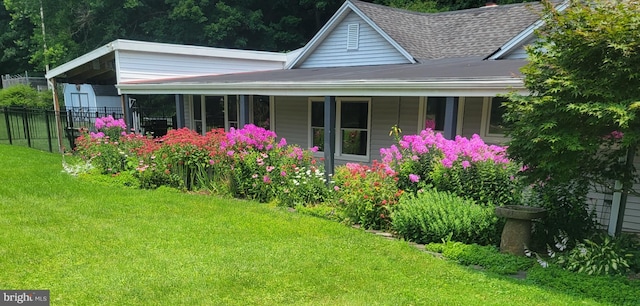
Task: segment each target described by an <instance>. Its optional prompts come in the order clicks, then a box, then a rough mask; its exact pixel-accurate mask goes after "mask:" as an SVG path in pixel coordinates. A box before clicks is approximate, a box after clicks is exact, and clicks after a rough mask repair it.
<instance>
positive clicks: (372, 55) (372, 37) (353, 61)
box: [298, 12, 409, 68]
mask: <svg viewBox="0 0 640 306" xmlns="http://www.w3.org/2000/svg"><path fill="white" fill-rule="evenodd" d="M353 23H357V24H359V41H358V49H357V50H347V29H348V27H349V24H353ZM404 63H409V60H408V59H407V58H405V57H404V56H403V55H402V54H400V52H398V50H397V49H396V48H395V47H393V46H392V45H391V44H390V43H389V42H388V41H387V40H385V39H384V38H383V37H382V36H381V35H380V34H379V33H378V32H377V31H376V30H374V29H373V28H372V27H371V26H369V25H368V24H367V23H366V22H365V21H364V20H362V18H360V16H358V15H357V14H355V13H353V12H351V13H349V14H348V15H347V16H346V17H345V19H344V20H343V21H342V22H340V23H339V24H338V25H337V26H336V27H335V28H334V29H333V31H332V32H331V33H330V34H329V36H327V37H326V38H325V39H324V41H322V43H321V44H320V45H319V46H318V47H317V48H316V49H315V50H313V53H312V54H311V55H309V56H308V57H307V58H306V59H305V60H304V61H303V62H302V63H300V64H298V66H299V67H300V68H316V67H343V66H364V65H382V64H404Z"/></svg>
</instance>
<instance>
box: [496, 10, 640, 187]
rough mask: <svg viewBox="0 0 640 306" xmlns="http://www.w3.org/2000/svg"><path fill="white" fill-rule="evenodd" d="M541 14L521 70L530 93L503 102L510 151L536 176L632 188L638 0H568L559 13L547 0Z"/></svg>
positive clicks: (637, 124) (639, 54) (639, 126)
mask: <svg viewBox="0 0 640 306" xmlns="http://www.w3.org/2000/svg"><path fill="white" fill-rule="evenodd" d="M544 14H545V15H544V17H543V21H544V26H542V28H540V29H539V30H538V34H539V40H538V41H537V42H536V43H535V44H534V45H533V46H532V47H531V48H529V49H528V54H529V60H530V62H529V64H527V65H526V66H525V67H524V69H523V73H524V76H525V78H524V84H525V86H526V87H527V89H528V90H529V91H530V93H531V95H529V96H522V95H516V94H513V95H511V97H510V98H511V102H508V103H506V114H505V119H506V120H507V121H508V122H509V123H510V124H511V125H512V126H511V130H510V131H509V132H508V133H507V134H508V136H510V137H511V141H510V143H509V149H508V152H509V155H510V156H511V157H512V158H514V159H516V160H518V161H521V162H523V163H524V164H526V165H527V166H528V169H527V170H526V171H525V172H524V174H525V175H526V178H528V179H529V180H530V181H532V182H548V181H549V180H551V181H552V182H554V183H558V184H568V183H570V182H573V181H577V180H583V181H586V182H589V183H591V184H594V185H597V186H606V187H608V189H609V190H613V189H617V191H622V192H630V191H631V187H632V185H633V182H637V181H638V177H637V173H636V169H635V168H634V167H633V163H632V157H633V156H634V154H635V151H636V149H637V147H638V145H640V117H639V116H638V111H639V110H640V69H639V68H638V67H640V35H638V30H639V29H640V1H638V0H626V1H608V0H593V1H588V2H585V1H580V0H571V1H570V3H569V6H568V7H567V8H566V9H565V10H564V11H561V12H560V11H557V10H555V8H554V6H553V5H552V4H551V3H550V2H545V10H544ZM615 180H619V181H621V182H623V184H622V188H614V186H613V184H612V183H613V181H615ZM583 192H586V191H584V190H583Z"/></svg>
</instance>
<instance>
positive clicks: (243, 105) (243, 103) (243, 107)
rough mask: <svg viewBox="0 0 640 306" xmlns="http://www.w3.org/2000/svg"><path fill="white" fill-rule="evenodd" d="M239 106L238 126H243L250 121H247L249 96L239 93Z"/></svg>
mask: <svg viewBox="0 0 640 306" xmlns="http://www.w3.org/2000/svg"><path fill="white" fill-rule="evenodd" d="M239 104H240V107H239V109H238V112H239V113H240V122H239V125H238V128H240V129H241V128H243V127H244V126H245V125H247V124H249V123H251V122H249V96H247V95H241V96H240V103H239Z"/></svg>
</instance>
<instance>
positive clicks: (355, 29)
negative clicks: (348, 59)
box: [347, 23, 360, 50]
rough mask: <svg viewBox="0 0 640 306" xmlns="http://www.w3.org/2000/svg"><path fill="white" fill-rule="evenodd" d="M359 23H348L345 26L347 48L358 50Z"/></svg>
mask: <svg viewBox="0 0 640 306" xmlns="http://www.w3.org/2000/svg"><path fill="white" fill-rule="evenodd" d="M359 35H360V24H358V23H350V24H349V25H348V26H347V50H358V40H359V39H360V38H359Z"/></svg>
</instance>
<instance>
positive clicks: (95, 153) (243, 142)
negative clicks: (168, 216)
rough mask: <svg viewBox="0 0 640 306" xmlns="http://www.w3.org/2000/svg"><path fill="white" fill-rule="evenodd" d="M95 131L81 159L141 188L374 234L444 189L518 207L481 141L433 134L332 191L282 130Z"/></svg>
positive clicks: (360, 168) (506, 172) (499, 153)
mask: <svg viewBox="0 0 640 306" xmlns="http://www.w3.org/2000/svg"><path fill="white" fill-rule="evenodd" d="M96 123H97V124H96V131H97V132H93V133H85V134H83V135H82V136H81V137H79V139H78V141H77V143H78V147H77V153H78V154H79V155H80V156H82V157H83V158H84V159H85V160H86V161H87V162H89V163H91V164H92V165H93V166H94V167H95V169H96V170H95V171H98V172H100V173H101V174H107V175H112V176H126V177H127V178H128V177H133V178H135V179H136V180H137V181H138V184H132V185H135V186H140V187H142V188H157V187H160V186H169V187H174V188H178V189H182V190H189V191H195V190H206V191H208V192H210V193H214V194H217V195H223V196H233V197H238V198H248V199H254V200H257V201H260V202H272V201H275V202H277V203H278V204H279V205H283V206H289V207H296V206H315V205H323V207H324V208H322V210H323V211H328V210H327V207H330V208H331V209H335V210H336V212H337V215H339V216H340V217H339V219H341V220H343V221H345V222H346V223H351V224H360V225H361V226H363V227H364V228H372V229H390V228H391V227H392V224H393V223H392V220H391V217H392V216H393V212H394V209H395V206H396V205H397V204H398V203H401V202H402V201H416V200H415V199H416V198H411V200H410V199H409V197H408V196H403V194H405V193H406V194H408V195H415V194H417V193H418V192H423V191H425V190H430V189H437V190H439V191H447V192H449V193H451V194H452V195H453V196H457V197H462V198H467V199H469V200H470V201H452V203H474V204H473V205H481V206H485V207H493V206H494V205H505V204H513V203H515V202H517V201H519V194H520V189H519V185H518V183H517V180H515V179H514V175H515V173H516V171H517V167H515V165H514V164H513V163H511V162H510V161H509V160H508V159H507V158H506V156H505V149H504V148H503V147H498V146H489V145H486V144H484V142H483V141H482V140H481V139H480V138H479V137H477V136H474V137H472V138H471V139H466V138H462V137H457V138H456V139H455V140H447V139H444V138H443V137H442V136H441V135H440V134H437V133H435V132H433V131H432V130H430V129H426V130H424V131H422V132H421V133H420V134H419V135H407V136H404V137H402V138H399V139H398V143H397V144H396V145H392V146H391V147H389V148H384V149H382V150H381V155H382V161H381V162H378V161H374V162H373V163H372V164H371V165H361V164H354V163H349V164H346V165H344V166H338V167H336V169H335V176H334V177H333V178H331V179H332V180H331V181H330V182H327V177H326V176H325V173H324V169H323V165H322V163H320V162H318V160H316V159H314V158H313V153H314V152H315V151H316V148H312V149H309V150H303V149H301V148H300V147H298V146H294V145H288V144H287V142H286V140H285V139H284V138H282V139H280V140H277V136H276V134H275V133H274V132H273V131H269V130H265V129H263V128H260V127H257V126H254V125H247V126H245V127H244V128H242V129H233V128H232V129H231V130H230V131H229V132H224V131H223V130H213V131H210V132H208V133H207V134H206V135H200V134H198V133H196V132H194V131H191V130H189V129H186V128H184V129H178V130H170V131H169V132H168V133H167V135H166V136H163V137H161V138H156V139H153V138H150V137H144V136H140V135H134V134H124V133H123V131H124V128H123V126H124V122H122V121H121V120H113V119H112V118H111V119H109V118H102V119H99V120H97V121H96ZM98 123H99V124H98ZM418 198H421V197H418ZM456 205H458V204H456ZM460 205H462V204H460ZM464 205H468V204H464ZM458 211H465V208H460V210H458ZM442 218H443V219H442V220H444V218H448V217H446V216H443V217H442ZM483 218H484V217H483ZM486 219H487V220H479V221H478V224H484V225H486V227H487V228H493V227H494V226H495V222H496V220H495V218H490V217H489V216H487V217H486ZM442 220H440V221H442ZM434 222H439V221H438V220H435V221H434ZM404 224H405V226H407V227H409V228H411V227H412V226H413V225H411V224H406V222H405V223H404ZM467 230H468V231H473V228H470V229H467ZM471 236H473V235H471ZM477 236H478V239H476V241H478V242H481V243H486V242H487V241H492V240H491V239H487V237H486V236H487V235H486V234H482V235H477ZM480 236H482V237H480ZM433 239H439V238H438V237H433ZM467 240H468V241H474V237H469V238H468V239H467Z"/></svg>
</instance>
